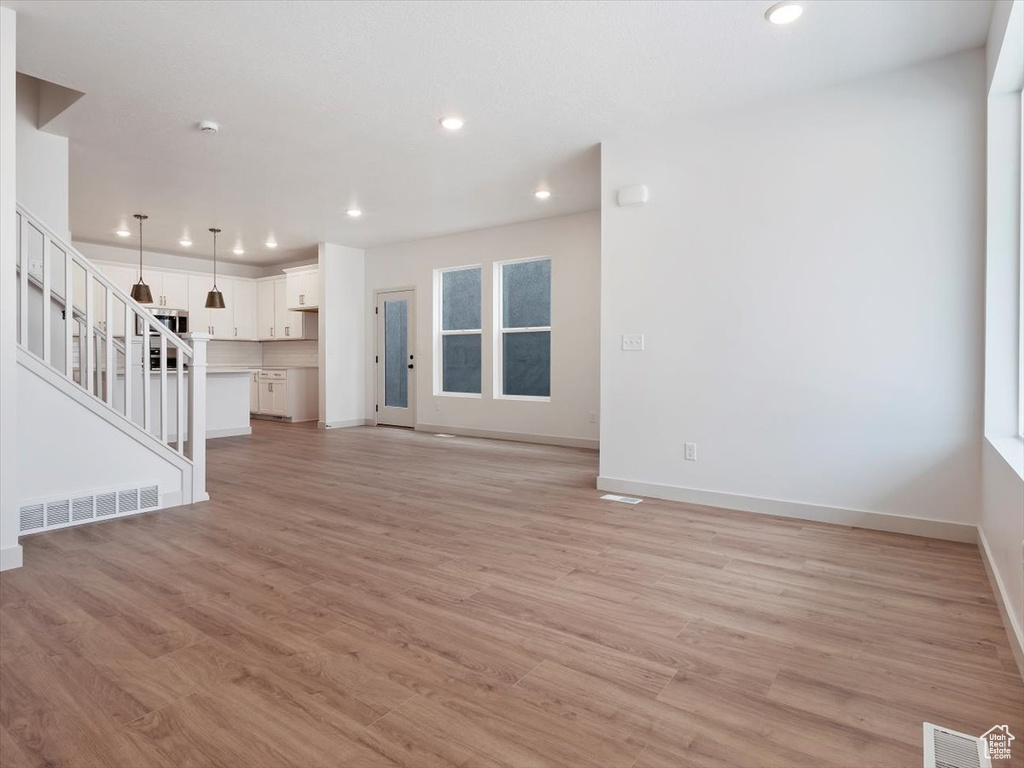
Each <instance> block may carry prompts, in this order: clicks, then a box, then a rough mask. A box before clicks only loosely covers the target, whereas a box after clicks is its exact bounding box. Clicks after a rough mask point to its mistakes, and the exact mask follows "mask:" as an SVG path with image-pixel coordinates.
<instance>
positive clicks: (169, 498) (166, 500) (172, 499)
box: [160, 491, 209, 509]
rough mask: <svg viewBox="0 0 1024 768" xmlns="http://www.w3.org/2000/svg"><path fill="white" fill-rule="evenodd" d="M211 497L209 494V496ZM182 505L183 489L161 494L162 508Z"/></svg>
mask: <svg viewBox="0 0 1024 768" xmlns="http://www.w3.org/2000/svg"><path fill="white" fill-rule="evenodd" d="M207 498H209V496H207ZM180 506H181V491H171V492H170V493H161V494H160V509H167V508H168V507H180Z"/></svg>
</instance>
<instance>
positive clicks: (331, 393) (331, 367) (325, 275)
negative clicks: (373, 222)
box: [317, 243, 367, 427]
mask: <svg viewBox="0 0 1024 768" xmlns="http://www.w3.org/2000/svg"><path fill="white" fill-rule="evenodd" d="M318 259H319V265H320V310H319V316H318V318H317V319H318V321H319V323H320V327H319V329H318V330H319V339H318V341H319V358H320V379H319V399H320V418H319V423H320V426H321V427H351V426H358V425H361V424H363V423H364V417H363V400H364V397H365V395H364V391H363V368H364V367H365V366H366V360H365V358H364V357H363V349H364V347H363V335H364V334H365V333H366V325H367V322H366V305H365V304H364V302H363V297H364V296H365V292H364V290H363V285H364V281H365V276H366V271H365V261H366V254H365V253H364V252H363V251H362V250H360V249H358V248H348V247H346V246H344V245H335V244H334V243H320V248H319V254H318Z"/></svg>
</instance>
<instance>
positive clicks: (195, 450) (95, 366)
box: [16, 203, 209, 501]
mask: <svg viewBox="0 0 1024 768" xmlns="http://www.w3.org/2000/svg"><path fill="white" fill-rule="evenodd" d="M16 212H17V218H18V229H17V232H18V249H17V273H18V275H17V278H18V319H19V323H18V327H19V333H18V345H19V346H20V347H21V348H22V349H24V350H25V352H27V353H28V354H30V355H32V356H33V357H35V358H36V359H39V360H41V361H42V363H44V364H45V365H46V366H48V367H50V368H51V369H52V370H54V371H56V372H57V373H60V374H61V375H63V376H65V377H66V378H67V379H68V380H69V381H71V382H72V383H75V384H78V385H79V386H81V387H82V388H83V389H84V390H85V391H86V392H87V393H88V394H89V395H91V396H92V397H94V398H96V399H97V400H99V401H100V402H102V403H104V404H105V405H107V406H108V407H109V408H110V409H111V410H112V411H114V413H117V414H119V415H121V416H122V417H123V418H125V419H127V420H128V421H130V422H133V423H134V424H135V425H136V426H137V427H141V428H142V429H144V430H145V431H146V432H147V433H149V434H151V435H152V436H154V437H156V438H157V439H159V440H160V441H161V442H162V443H164V444H166V445H167V446H168V447H169V448H171V449H172V450H176V452H177V453H179V454H180V455H181V456H182V457H184V458H187V459H188V460H189V461H191V462H192V464H193V473H192V474H193V478H192V481H191V486H190V488H189V489H187V490H186V492H185V493H184V494H183V496H184V498H186V499H190V500H191V501H201V500H203V499H205V498H207V496H206V492H205V485H206V480H205V476H206V469H205V455H206V449H205V445H206V343H207V341H208V339H209V336H208V335H206V334H201V333H191V334H188V338H189V339H190V340H191V341H192V344H189V343H188V342H187V341H185V340H184V339H182V338H180V337H179V336H178V335H177V334H175V333H174V332H173V331H171V330H169V329H168V328H167V327H166V326H164V325H163V324H162V323H160V322H158V321H157V320H156V319H155V318H153V316H152V314H151V312H150V308H148V307H146V306H144V305H142V304H140V303H139V302H137V301H135V299H133V298H132V297H131V295H130V294H129V293H128V292H127V291H125V290H124V289H122V288H120V287H119V286H117V285H116V284H115V283H114V282H113V281H112V280H111V279H110V278H108V277H107V276H106V275H104V274H103V273H102V272H101V271H100V270H99V268H98V267H96V266H95V265H94V264H93V263H92V262H91V261H90V260H89V259H88V258H86V257H85V256H84V255H82V253H81V252H79V250H78V249H77V248H75V247H74V246H73V245H72V244H71V243H69V242H67V241H66V240H65V239H64V238H63V237H61V236H60V235H59V234H57V233H56V232H54V231H53V229H51V228H50V227H49V226H47V225H46V224H45V223H44V222H43V221H42V220H41V219H40V218H39V217H38V216H36V215H35V214H33V213H32V212H31V211H30V210H28V209H27V208H26V207H25V206H23V205H21V204H20V203H18V204H16ZM31 230H35V231H36V232H38V233H39V235H40V237H41V246H42V247H41V250H40V251H39V252H38V269H36V268H35V267H36V266H37V262H36V261H33V260H32V258H31V256H32V254H31V253H30V251H31V250H32V245H33V243H31V242H30V233H31ZM54 249H57V250H59V251H60V252H62V253H63V254H64V255H65V258H64V274H63V284H64V291H63V294H62V293H61V292H59V291H56V290H54V275H53V268H54V260H55V258H54ZM76 264H77V265H78V266H79V267H80V268H81V270H82V273H83V275H84V278H85V279H84V285H83V288H84V298H83V302H82V303H83V304H84V307H85V308H84V310H81V309H79V308H78V307H76V305H75V293H76V288H75V277H76V273H75V269H74V267H75V265H76ZM30 285H31V286H32V288H33V289H38V291H39V295H40V296H41V300H40V307H41V309H42V311H41V316H42V328H41V329H32V328H31V327H30V323H29V320H30V316H29V311H28V310H29V303H30V298H31V297H30V293H29V286H30ZM97 288H99V291H97ZM97 292H99V293H101V294H102V297H103V320H102V321H99V318H98V317H97V307H96V306H95V304H96V294H97ZM33 295H34V294H33ZM116 302H120V303H121V304H122V305H123V308H124V311H123V314H120V313H118V314H115V313H114V307H115V303H116ZM55 303H56V305H57V308H58V309H59V308H63V314H62V316H61V317H60V318H59V319H58V320H57V321H56V322H58V323H63V333H62V337H63V344H64V360H63V366H62V367H58V366H57V365H56V364H55V361H54V360H53V359H52V358H53V354H52V347H53V341H54V338H53V333H52V331H53V324H54V320H53V314H54V312H53V310H54V304H55ZM69 309H70V312H69V311H68V310H69ZM120 322H123V323H124V327H123V339H121V341H120V342H119V338H118V335H117V333H116V328H117V325H118V323H120ZM32 330H37V331H39V333H38V334H37V336H38V339H39V343H38V346H39V349H38V350H36V349H33V348H32V346H33V343H32V341H33V337H32V335H31V331H32ZM83 332H84V340H83V338H82V333H83ZM157 346H158V347H159V351H158V353H157V360H156V362H157V363H158V365H157V366H156V367H153V364H152V363H151V360H150V353H151V350H153V351H155V350H157ZM76 347H77V348H78V350H79V355H78V358H79V359H78V361H77V363H76V362H75V360H74V351H75V349H76ZM170 350H174V352H175V360H176V366H175V368H174V369H169V367H168V359H169V356H168V352H169V351H170ZM83 352H84V356H85V359H84V361H83V359H82V353H83ZM101 352H102V354H101ZM116 353H121V354H122V356H123V359H124V371H123V373H121V376H120V377H119V376H118V375H117V374H118V373H119V372H118V369H117V355H116ZM186 362H187V363H188V365H189V368H188V371H187V372H186V371H185V368H184V365H185V363H186ZM170 373H173V374H175V376H174V390H175V395H176V397H175V401H174V405H175V414H176V419H174V421H175V422H176V429H175V432H174V439H173V440H172V439H171V436H170V428H171V427H172V426H175V425H172V423H171V422H172V417H171V410H170V406H171V405H172V403H171V401H170V400H169V399H168V392H169V374H170ZM76 376H77V379H76ZM186 376H187V379H188V382H187V386H186V384H185V378H186ZM154 377H156V378H157V384H156V387H157V394H158V400H154V398H153V397H152V393H151V389H152V387H153V385H152V383H151V378H154ZM119 378H120V384H119V382H118V380H119ZM136 379H138V382H137V383H138V386H139V394H140V395H141V411H142V413H141V414H139V416H140V418H138V419H136V418H135V411H137V410H139V409H138V408H137V407H136V405H135V400H134V394H135V392H134V391H133V390H134V386H135V385H133V381H135V380H136ZM118 386H120V388H121V393H122V398H121V399H122V405H121V408H120V409H119V408H118V407H117V406H116V404H115V401H114V392H115V389H117V388H118ZM186 389H187V392H186ZM186 395H187V398H188V400H187V403H186ZM154 406H155V407H156V408H157V413H156V418H155V419H154V418H153V413H152V412H153V410H154ZM186 408H187V412H186ZM186 426H187V437H188V440H186V439H185V438H186ZM172 443H173V444H172Z"/></svg>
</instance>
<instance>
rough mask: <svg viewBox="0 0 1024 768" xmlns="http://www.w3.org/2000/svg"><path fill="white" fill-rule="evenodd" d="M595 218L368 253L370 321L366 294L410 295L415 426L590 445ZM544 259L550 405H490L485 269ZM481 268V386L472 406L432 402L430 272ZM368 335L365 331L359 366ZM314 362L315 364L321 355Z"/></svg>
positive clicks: (447, 399) (594, 398)
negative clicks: (547, 267)
mask: <svg viewBox="0 0 1024 768" xmlns="http://www.w3.org/2000/svg"><path fill="white" fill-rule="evenodd" d="M600 253H601V243H600V215H599V214H598V212H597V211H587V212H584V213H577V214H572V215H569V216H558V217H554V218H548V219H539V220H536V221H529V222H525V223H521V224H511V225H508V226H503V227H491V228H489V229H480V230H475V231H472V232H464V233H461V234H456V235H448V236H445V237H433V238H428V239H425V240H416V241H413V242H408V243H399V244H396V245H386V246H381V247H378V248H372V249H370V250H368V251H367V256H366V289H367V296H366V301H367V307H369V308H370V309H369V313H368V317H372V312H373V310H372V307H373V306H374V305H375V298H374V291H380V290H387V289H392V288H409V287H414V288H415V289H416V342H415V350H416V352H415V354H416V359H417V365H416V408H417V414H416V421H417V424H420V425H423V426H425V427H428V428H431V429H434V428H437V429H444V430H447V431H453V432H457V431H463V432H466V433H468V434H472V433H474V432H476V433H501V434H503V435H505V436H508V437H534V438H537V437H540V438H546V439H550V441H551V442H565V443H568V444H575V445H584V446H592V447H596V446H597V443H596V439H597V424H596V419H595V423H592V422H591V414H594V416H595V417H596V414H597V409H598V377H599V365H598V334H599V317H600V306H599V297H600ZM531 256H549V257H550V258H551V261H552V264H551V275H552V277H551V325H552V329H551V401H550V402H523V401H514V400H502V399H495V398H494V397H493V396H492V393H493V382H492V379H493V367H492V364H493V357H492V352H493V349H492V344H491V343H490V341H491V338H492V334H493V328H492V325H493V316H494V313H493V306H494V304H493V298H494V297H493V287H492V282H493V281H492V276H493V265H494V262H496V261H503V260H507V259H518V258H526V257H531ZM473 264H482V265H483V288H482V291H483V315H482V318H483V326H484V327H483V329H482V330H483V355H482V358H483V359H482V367H483V371H482V374H483V376H482V389H483V394H482V397H480V398H479V399H476V398H466V397H451V396H444V395H435V394H434V388H433V382H434V370H433V368H434V367H433V348H434V343H433V338H432V334H433V321H432V320H433V312H434V297H433V285H434V270H435V269H442V268H445V267H457V266H463V265H473ZM375 342H376V339H375V329H374V326H373V323H372V322H371V323H370V324H368V327H367V332H366V341H365V344H366V355H367V358H366V359H367V360H368V361H372V360H373V355H374V347H375ZM321 359H323V357H322V356H321ZM365 377H366V406H365V407H366V415H367V418H371V419H372V418H373V413H374V403H375V397H376V381H375V372H374V366H373V365H368V366H367V367H366V373H365Z"/></svg>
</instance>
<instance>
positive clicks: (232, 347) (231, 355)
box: [206, 341, 263, 368]
mask: <svg viewBox="0 0 1024 768" xmlns="http://www.w3.org/2000/svg"><path fill="white" fill-rule="evenodd" d="M206 363H207V365H212V366H237V367H239V368H259V367H260V366H261V365H263V344H262V342H259V341H211V342H210V343H209V345H208V346H207V347H206Z"/></svg>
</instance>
